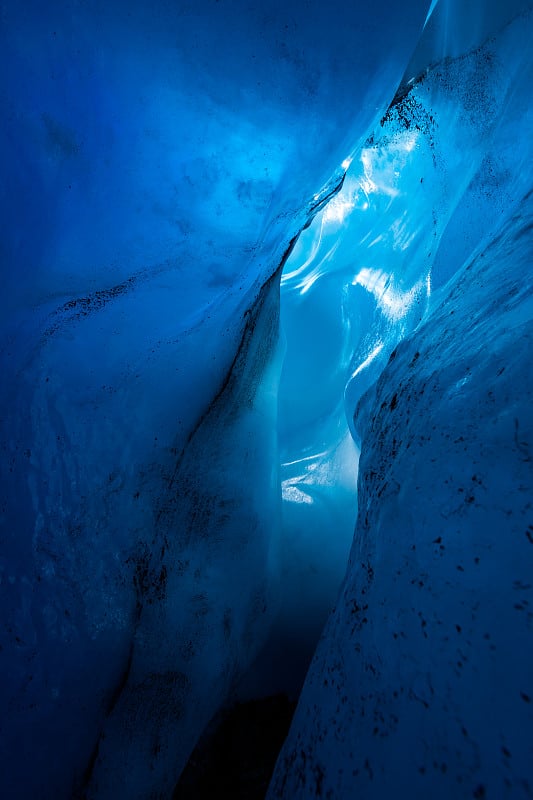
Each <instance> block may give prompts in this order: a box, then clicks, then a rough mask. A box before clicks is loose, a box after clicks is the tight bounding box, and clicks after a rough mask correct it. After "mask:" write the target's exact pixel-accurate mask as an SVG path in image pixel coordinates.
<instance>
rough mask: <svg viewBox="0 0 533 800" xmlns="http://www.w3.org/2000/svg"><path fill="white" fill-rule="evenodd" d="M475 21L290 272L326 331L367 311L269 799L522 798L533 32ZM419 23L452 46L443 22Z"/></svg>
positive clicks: (518, 19)
mask: <svg viewBox="0 0 533 800" xmlns="http://www.w3.org/2000/svg"><path fill="white" fill-rule="evenodd" d="M492 5H493V11H494V12H495V13H494V14H493V15H492V16H490V15H488V16H489V18H488V19H485V18H484V16H483V15H482V16H481V17H480V21H481V23H483V25H480V28H479V30H478V35H479V39H478V40H477V41H474V42H472V41H471V40H470V39H469V37H470V36H471V32H472V31H471V28H469V27H468V26H465V28H466V30H465V34H464V35H465V42H467V44H468V47H466V49H465V50H464V51H461V49H459V51H458V52H457V51H456V52H454V53H453V57H452V56H451V55H448V52H446V53H445V57H444V58H440V59H439V60H435V62H434V63H433V64H431V65H430V67H429V68H428V69H426V70H424V71H423V73H417V74H416V75H415V78H414V80H413V78H412V77H411V74H410V71H409V70H408V71H407V72H406V78H405V80H404V83H403V86H402V88H401V90H400V92H399V93H398V94H397V97H396V99H395V102H394V103H393V105H392V106H391V108H390V109H389V111H388V113H387V115H386V116H385V118H384V119H383V120H382V123H381V124H380V126H379V127H378V128H377V129H376V130H375V131H374V132H373V133H372V134H371V136H370V137H369V139H368V141H367V142H366V145H365V148H364V149H363V151H362V154H361V156H360V161H359V164H357V163H355V164H354V166H355V173H354V175H353V178H352V179H350V172H351V170H352V169H353V167H351V168H350V170H349V171H348V175H347V179H346V181H345V183H344V186H343V189H342V192H341V193H339V195H337V197H336V199H335V201H334V202H333V204H330V206H328V208H326V209H325V211H324V212H323V214H322V216H323V219H322V220H319V219H317V220H316V221H315V224H316V226H317V227H320V230H321V234H320V248H318V249H317V250H316V253H315V252H313V257H312V258H311V259H310V261H309V264H308V265H307V267H306V269H305V270H303V271H302V272H300V273H299V274H298V275H297V276H295V278H296V280H297V281H298V283H297V284H296V285H295V286H294V290H295V291H299V292H300V293H302V292H304V293H305V292H309V293H310V292H311V291H313V288H312V287H313V286H314V285H315V283H319V282H320V281H321V280H322V279H323V276H324V275H326V274H328V272H331V271H334V272H336V273H337V274H338V275H339V282H340V283H341V284H342V283H344V285H345V286H347V285H349V284H348V282H349V281H350V278H351V276H352V275H353V276H354V277H353V279H352V281H351V286H352V287H353V289H352V290H351V291H357V292H358V294H359V296H358V298H357V299H355V298H354V299H353V300H351V299H349V300H348V299H347V300H346V302H345V314H348V315H349V314H350V313H351V314H353V315H354V316H355V315H361V316H362V315H363V314H364V313H366V314H367V320H366V323H365V325H364V327H361V328H359V329H357V328H356V331H357V332H358V333H359V335H360V337H361V333H362V334H364V336H363V337H362V338H359V339H357V338H355V339H354V344H353V360H352V364H351V367H350V369H351V370H353V373H352V377H351V378H350V380H349V381H348V383H347V386H346V393H345V398H346V407H347V415H348V418H349V419H350V423H351V427H352V431H353V433H354V435H355V436H356V438H358V439H361V459H360V463H359V485H358V491H359V497H358V506H359V511H358V520H357V525H356V529H355V535H354V541H353V545H352V549H351V554H350V561H349V565H348V568H347V572H346V577H345V580H344V583H343V586H342V589H341V592H340V595H339V597H338V599H337V603H336V607H335V610H334V612H333V613H332V615H331V617H330V618H329V621H328V624H327V626H326V628H325V630H324V633H323V636H322V639H321V642H320V644H319V647H318V649H317V652H316V655H315V657H314V660H313V663H312V665H311V668H310V670H309V673H308V676H307V679H306V683H305V685H304V689H303V692H302V695H301V698H300V701H299V705H298V709H297V712H296V716H295V719H294V721H293V726H292V728H291V732H290V734H289V737H288V739H287V741H286V743H285V746H284V748H283V750H282V753H281V755H280V758H279V760H278V764H277V768H276V771H275V774H274V778H273V781H272V784H271V787H270V791H269V794H268V797H269V798H274V797H283V798H286V797H291V798H303V797H315V796H323V797H335V798H338V799H339V800H342V799H343V798H346V800H348V798H353V797H358V796H361V797H363V796H364V797H368V798H383V797H389V796H391V795H396V796H399V797H416V798H425V797H428V796H432V797H438V798H449V797H451V796H453V797H464V798H467V797H530V796H531V793H532V791H533V782H532V772H531V764H532V763H533V749H532V741H533V740H532V736H531V733H532V725H533V714H532V711H531V700H532V697H533V695H532V689H533V687H532V683H531V676H532V674H533V672H532V670H531V665H532V656H533V650H532V639H531V633H532V631H531V623H532V616H531V611H530V604H531V588H532V584H531V580H530V578H531V569H532V566H533V562H532V558H533V550H532V544H533V535H532V530H533V529H532V528H531V523H532V520H531V500H532V490H533V480H532V479H533V473H532V468H531V440H532V429H531V411H530V409H531V397H532V384H531V369H530V364H531V352H532V350H531V345H532V343H531V330H532V328H531V323H532V314H533V305H532V297H533V295H532V290H531V289H532V277H533V276H532V271H531V265H532V249H531V213H532V206H531V202H532V200H531V197H532V195H531V191H532V187H531V155H530V137H529V132H530V131H531V110H530V104H529V100H530V85H531V79H532V77H533V75H532V69H531V57H530V52H531V49H530V48H531V39H532V30H533V23H532V11H531V9H525V8H524V5H525V4H522V7H521V8H503V6H501V7H500V6H498V5H497V4H492ZM496 11H499V17H498V14H497V13H496ZM445 12H446V14H445ZM440 15H441V19H440V22H439V9H438V8H437V12H436V14H435V15H434V17H433V18H432V20H433V24H434V25H435V24H436V22H437V23H439V24H440V25H441V35H443V39H445V38H446V37H445V36H444V34H448V33H449V31H450V30H453V31H454V33H455V34H456V35H455V36H454V37H453V38H452V39H451V41H452V42H453V46H454V47H455V46H456V45H457V43H458V40H460V39H461V30H462V29H461V22H462V16H463V10H462V8H461V9H459V10H457V9H455V10H454V7H453V4H441V6H440ZM448 15H449V16H448ZM443 19H446V21H447V25H449V26H450V27H449V28H448V27H447V25H445V24H444V22H443ZM435 20H436V22H435ZM489 23H490V29H489V30H487V26H488V25H489ZM437 30H438V29H437ZM435 36H436V33H435V30H429V31H427V32H426V38H429V37H435ZM427 48H428V42H427V41H425V39H424V37H423V38H422V40H421V43H420V45H419V49H420V50H421V51H422V53H426V54H427ZM420 58H421V54H420V52H415V54H414V56H413V62H412V63H415V64H416V63H417V62H418V63H419V59H420ZM335 203H336V204H337V208H335ZM332 205H333V209H331V206H332ZM328 214H329V216H330V219H335V221H336V225H337V230H336V231H335V233H334V234H333V235H332V236H329V237H324V235H323V233H324V230H325V227H326V225H327V221H328V220H327V217H328ZM368 215H370V220H368V221H367V217H368ZM340 223H343V224H342V227H341V229H340V235H339V232H338V228H339V224H340ZM332 249H333V252H331V250H332ZM310 284H311V285H310ZM354 327H355V326H354Z"/></svg>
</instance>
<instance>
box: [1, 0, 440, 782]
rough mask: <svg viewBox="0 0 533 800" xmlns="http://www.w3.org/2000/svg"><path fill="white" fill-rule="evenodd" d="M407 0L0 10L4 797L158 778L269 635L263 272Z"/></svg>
mask: <svg viewBox="0 0 533 800" xmlns="http://www.w3.org/2000/svg"><path fill="white" fill-rule="evenodd" d="M426 6H427V4H426V3H425V2H422V0H420V2H415V1H414V0H413V2H410V3H408V4H406V5H402V6H400V5H399V4H397V3H392V2H382V3H379V4H378V5H375V4H374V6H373V7H372V8H371V9H370V8H366V7H363V6H360V5H359V4H352V5H350V6H346V4H344V3H342V2H333V3H329V4H327V5H326V4H324V3H319V2H314V0H313V2H310V3H309V2H305V3H304V2H294V3H291V4H287V3H282V2H278V1H277V0H271V2H268V3H261V4H248V3H245V2H239V0H233V1H232V2H229V1H228V2H224V3H215V2H208V1H207V0H206V2H201V3H198V2H197V1H196V0H195V2H182V3H180V4H178V6H176V5H175V4H173V3H167V2H164V1H163V0H161V2H155V3H153V2H151V3H144V2H133V3H122V2H112V3H109V2H106V3H103V2H96V3H91V4H90V5H86V4H80V3H78V2H75V1H74V0H72V2H70V0H67V2H60V3H54V2H52V3H48V4H45V5H43V4H42V3H36V2H27V3H23V4H21V3H18V2H7V3H4V4H3V6H2V10H1V18H0V26H1V28H0V35H1V45H2V47H1V52H2V56H1V57H2V62H3V69H2V71H1V73H0V75H1V77H0V80H1V92H2V115H3V120H2V126H1V128H0V137H1V150H0V153H1V163H2V181H1V189H0V192H1V194H0V197H1V201H0V202H1V208H2V220H3V225H2V237H1V242H0V258H1V268H2V287H3V291H2V294H1V301H0V302H1V317H0V329H1V331H0V333H1V343H0V361H1V371H2V392H1V397H0V403H1V413H0V420H1V422H0V443H1V445H0V446H1V451H2V458H1V471H2V473H1V484H0V486H1V489H0V491H1V503H0V512H1V537H2V546H1V551H0V570H1V573H0V574H1V584H0V603H1V608H2V621H1V633H0V635H1V647H2V650H1V659H2V666H1V669H2V680H1V689H0V692H1V709H2V714H1V723H0V724H1V726H2V730H1V740H2V748H1V756H0V758H1V766H0V782H1V789H2V793H3V794H4V795H6V796H9V797H13V798H27V797H34V798H39V797H43V798H48V797H54V798H62V797H65V798H66V797H72V796H75V795H76V794H82V795H83V794H88V795H89V796H93V797H109V796H113V797H117V796H120V794H121V793H122V794H124V796H126V795H127V796H128V797H131V798H133V797H136V796H138V797H146V796H147V794H148V793H150V792H152V793H158V794H159V796H161V795H163V796H165V795H168V793H169V791H170V790H171V787H172V783H173V781H174V780H175V778H176V777H177V775H178V773H179V769H180V767H181V765H182V764H183V762H184V760H185V759H186V758H187V756H188V754H189V753H190V751H191V749H192V747H193V746H194V743H195V740H196V738H197V736H198V734H199V732H200V730H201V727H202V725H203V724H204V722H205V721H206V720H207V719H208V718H209V717H210V716H211V715H212V714H213V713H214V712H215V711H216V709H217V708H218V707H219V705H220V704H221V703H222V702H223V699H224V697H225V694H226V692H227V689H228V686H229V685H230V684H231V683H232V681H233V680H234V679H235V677H236V676H237V675H238V674H239V673H240V672H241V671H242V669H244V667H245V666H246V664H247V663H248V662H249V661H250V660H251V659H252V658H253V655H254V653H255V652H256V651H257V649H258V648H259V646H260V644H261V642H262V641H263V639H264V638H265V635H266V631H267V629H268V620H269V618H270V617H271V616H272V611H273V608H274V606H275V603H272V602H271V599H270V598H271V594H272V581H273V580H275V578H276V572H277V571H278V570H277V569H276V567H275V563H274V564H273V562H275V546H276V537H277V535H278V530H279V526H278V525H277V522H276V520H277V519H278V517H279V514H280V509H279V486H278V484H277V473H278V458H277V456H276V448H277V442H276V441H275V438H276V437H275V435H274V434H273V431H274V427H275V418H276V386H277V380H278V377H277V375H278V373H279V369H280V366H281V364H280V361H279V351H278V350H277V347H278V334H277V313H278V309H277V303H278V294H277V286H276V280H277V279H276V278H274V276H276V275H278V271H279V268H280V266H281V265H282V264H283V262H284V260H285V258H286V257H287V256H288V254H289V253H290V250H291V247H292V246H293V244H294V240H295V237H296V236H297V234H298V233H299V232H300V230H301V229H302V228H303V227H304V226H305V225H306V224H307V223H309V222H310V220H311V219H312V217H313V216H314V215H315V214H316V213H317V212H318V211H319V210H320V208H321V206H322V205H323V204H324V203H325V202H326V200H327V199H328V198H329V197H330V196H331V195H332V194H333V193H334V192H335V191H336V189H337V188H338V186H339V183H340V181H341V180H342V177H343V174H344V168H343V167H342V166H340V165H341V163H342V161H343V159H344V158H345V155H346V153H347V152H349V151H350V150H351V149H352V148H353V147H355V146H356V143H357V142H358V141H359V140H360V139H361V138H362V137H364V136H365V135H366V131H367V130H368V128H369V126H371V125H372V124H373V123H374V122H375V121H376V120H378V119H379V118H380V116H381V115H382V114H383V113H384V111H385V109H386V107H387V104H388V103H389V102H390V99H391V97H392V96H393V95H394V92H395V90H396V87H397V85H398V82H399V80H400V78H401V74H402V72H403V70H404V68H405V64H406V63H407V62H408V60H409V57H410V54H411V52H412V49H413V47H414V44H415V42H416V40H417V38H418V35H419V33H420V30H421V28H422V24H423V19H424V16H425V13H426Z"/></svg>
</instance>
